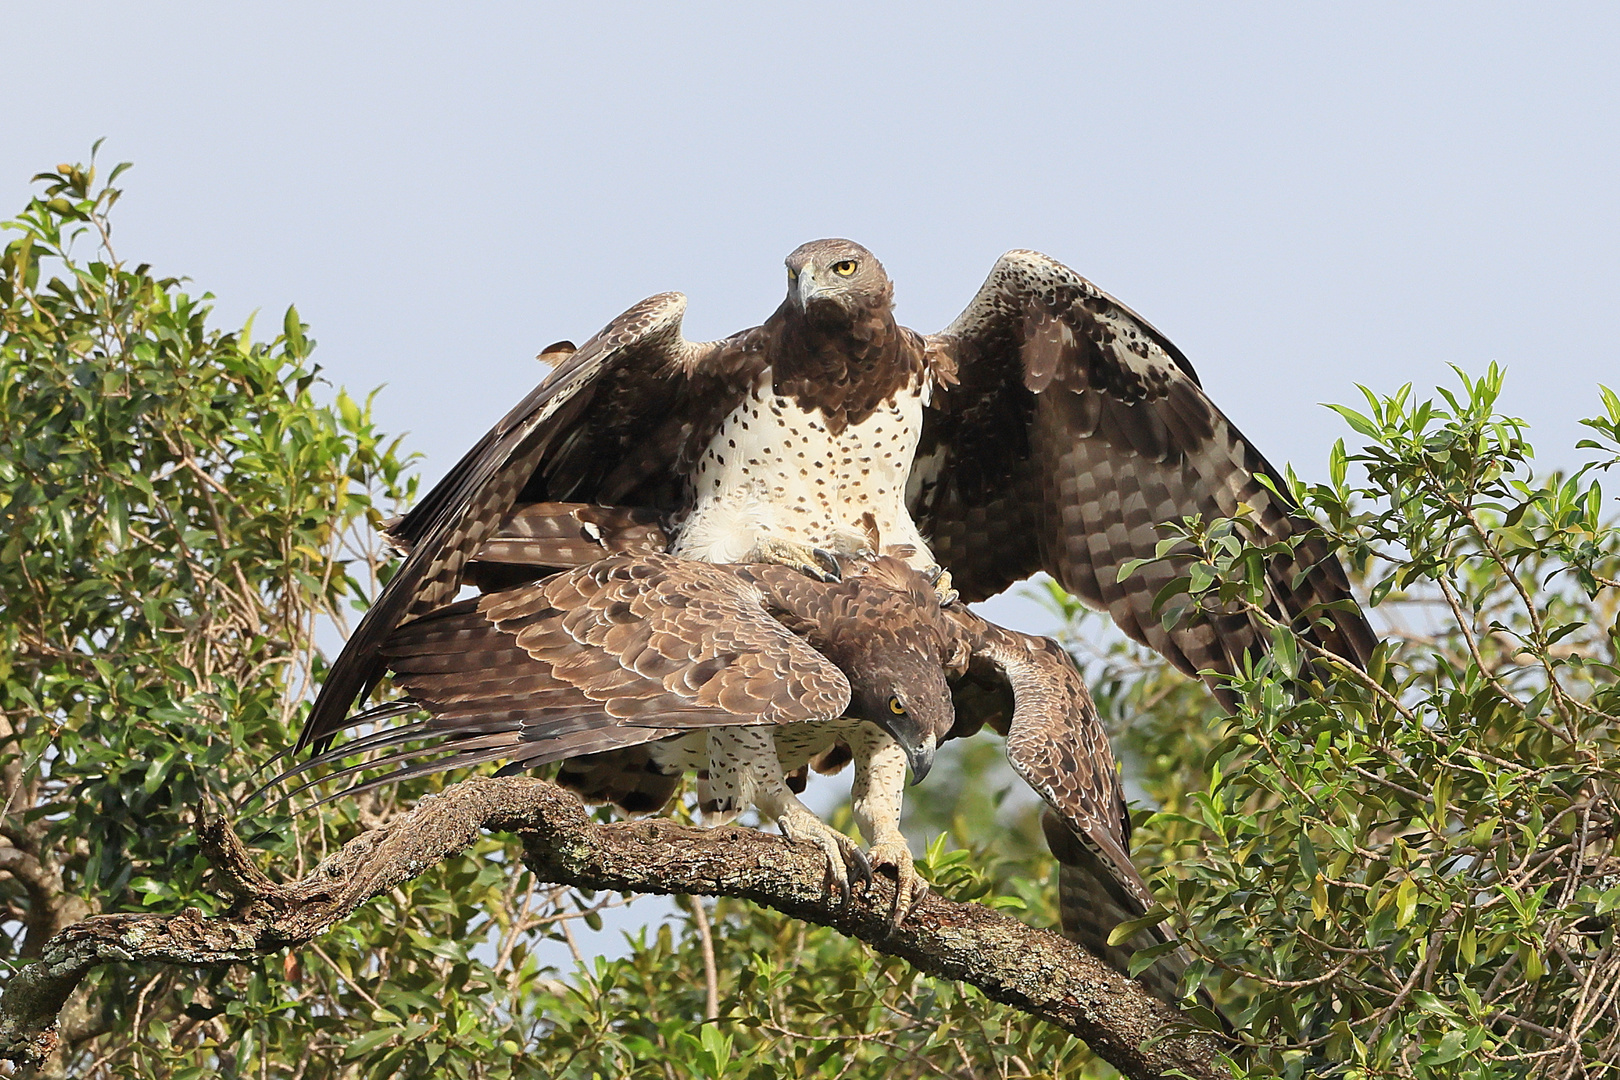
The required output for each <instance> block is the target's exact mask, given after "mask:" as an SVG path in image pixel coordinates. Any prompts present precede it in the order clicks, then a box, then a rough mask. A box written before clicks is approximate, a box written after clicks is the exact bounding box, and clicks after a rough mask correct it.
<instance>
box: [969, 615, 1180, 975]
mask: <svg viewBox="0 0 1620 1080" xmlns="http://www.w3.org/2000/svg"><path fill="white" fill-rule="evenodd" d="M949 618H950V619H951V620H952V621H953V622H954V623H955V624H956V626H957V627H958V628H959V629H960V631H961V633H962V635H963V637H964V638H965V640H966V641H967V644H968V647H969V649H970V650H971V655H972V663H971V664H970V666H969V668H968V670H967V671H966V672H965V673H964V676H963V677H962V678H961V679H960V680H959V681H958V683H957V691H958V693H957V727H956V728H954V729H953V730H952V733H951V737H953V738H958V737H964V736H968V735H972V734H973V733H974V732H975V731H977V730H978V728H979V727H980V726H984V725H988V726H990V727H992V728H994V729H996V730H998V731H1000V732H1002V733H1003V734H1005V735H1006V737H1007V760H1008V761H1009V762H1010V763H1011V764H1012V767H1013V770H1014V771H1015V772H1017V773H1018V775H1019V776H1020V777H1022V778H1023V780H1024V782H1025V783H1027V784H1028V785H1029V786H1030V787H1031V788H1033V789H1034V790H1035V791H1036V793H1037V794H1039V795H1040V796H1041V798H1042V799H1043V800H1044V801H1045V802H1046V805H1047V808H1048V809H1047V812H1046V813H1045V814H1044V815H1043V816H1042V819H1041V824H1042V827H1043V829H1044V831H1045V833H1046V841H1047V846H1048V847H1050V848H1051V849H1052V854H1053V855H1054V856H1055V857H1056V858H1057V861H1058V910H1059V918H1060V920H1061V923H1062V928H1063V933H1064V936H1065V937H1068V938H1070V939H1072V940H1074V941H1077V942H1079V943H1080V944H1081V945H1083V946H1084V947H1085V948H1086V950H1087V951H1089V952H1090V953H1092V954H1093V955H1095V956H1098V957H1100V958H1101V959H1103V960H1105V961H1107V962H1108V963H1109V964H1110V965H1111V966H1112V967H1114V968H1117V969H1118V970H1120V971H1122V972H1123V971H1128V970H1129V966H1130V961H1131V956H1132V954H1133V953H1135V952H1136V951H1138V950H1141V949H1146V948H1151V947H1153V946H1155V945H1160V944H1163V943H1166V942H1169V941H1170V940H1172V938H1171V936H1170V934H1169V931H1168V930H1167V929H1166V928H1165V927H1162V926H1154V927H1148V928H1146V929H1143V930H1141V931H1139V932H1138V933H1137V934H1135V935H1133V937H1132V938H1131V939H1130V940H1128V941H1125V942H1121V943H1119V944H1117V945H1112V944H1109V941H1108V938H1109V935H1110V934H1112V933H1113V930H1114V928H1115V927H1116V926H1119V925H1120V924H1121V923H1124V922H1127V921H1129V920H1132V919H1138V918H1141V917H1142V916H1143V915H1144V914H1146V912H1147V911H1148V909H1149V908H1151V907H1152V906H1153V896H1152V894H1151V893H1150V892H1149V891H1148V887H1147V883H1146V882H1145V881H1143V880H1142V875H1141V874H1140V873H1139V872H1138V871H1137V869H1136V866H1135V865H1134V864H1133V863H1132V862H1131V857H1130V839H1131V821H1130V815H1129V812H1128V810H1127V808H1126V805H1125V789H1124V785H1123V784H1122V783H1121V782H1120V778H1119V771H1118V769H1117V768H1115V765H1114V755H1113V752H1112V751H1111V750H1110V749H1109V746H1108V734H1107V732H1106V730H1105V729H1104V728H1103V724H1102V720H1101V718H1100V717H1099V716H1098V715H1097V707H1096V705H1095V704H1093V703H1092V700H1091V694H1090V692H1089V691H1088V690H1087V689H1086V684H1085V680H1084V679H1083V678H1082V677H1081V675H1080V672H1079V671H1078V670H1077V669H1076V668H1075V666H1074V661H1073V660H1072V659H1070V657H1069V655H1068V654H1067V653H1065V652H1064V651H1063V649H1062V648H1061V647H1060V646H1059V645H1058V644H1057V643H1056V642H1055V641H1052V640H1051V639H1050V638H1041V637H1032V636H1030V635H1028V634H1020V633H1016V632H1014V631H1011V630H1004V629H1002V628H1001V627H999V626H996V625H995V624H994V623H990V622H986V621H985V620H984V619H981V618H979V617H978V616H977V615H974V614H973V613H972V612H969V611H966V610H964V609H962V608H960V607H958V608H955V609H952V610H951V612H950V615H949ZM986 668H993V669H994V672H995V673H999V675H1000V676H1001V679H1003V680H1005V682H1001V681H1000V680H998V679H996V678H994V677H993V674H992V673H991V672H989V671H986V670H985V669H986ZM1009 690H1010V693H1008V691H1009ZM1185 968H1186V957H1185V956H1184V955H1181V954H1180V952H1179V950H1177V951H1172V952H1171V953H1169V954H1168V955H1166V956H1164V957H1161V959H1160V960H1159V961H1158V962H1157V963H1155V964H1154V965H1153V966H1152V967H1150V968H1148V969H1146V970H1145V971H1143V972H1142V974H1141V975H1139V976H1138V978H1140V979H1141V980H1142V982H1143V983H1144V985H1146V986H1147V988H1148V990H1149V991H1151V992H1152V993H1153V994H1155V995H1156V996H1158V997H1160V998H1162V999H1164V1000H1165V1001H1169V1002H1172V1003H1174V1002H1176V1001H1177V982H1178V980H1179V978H1180V975H1181V972H1182V971H1183V970H1185Z"/></svg>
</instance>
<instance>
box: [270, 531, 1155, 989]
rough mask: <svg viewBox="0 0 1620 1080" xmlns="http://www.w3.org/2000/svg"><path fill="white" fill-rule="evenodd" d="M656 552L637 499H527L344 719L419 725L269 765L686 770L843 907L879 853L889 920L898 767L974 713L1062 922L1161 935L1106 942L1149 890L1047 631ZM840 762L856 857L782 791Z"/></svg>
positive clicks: (866, 589) (844, 571) (1082, 937)
mask: <svg viewBox="0 0 1620 1080" xmlns="http://www.w3.org/2000/svg"><path fill="white" fill-rule="evenodd" d="M665 546H667V539H666V538H665V537H664V536H663V535H662V533H661V531H660V530H659V529H657V527H656V526H653V525H650V524H648V523H647V522H646V521H645V520H643V519H642V518H641V517H640V516H638V515H635V514H626V513H623V512H620V511H616V510H613V509H611V508H606V507H597V506H587V505H567V504H540V505H534V506H529V507H525V508H524V509H523V511H522V512H521V513H519V514H517V515H515V516H514V519H513V521H512V522H510V523H509V524H508V526H507V527H506V528H504V529H503V530H502V531H501V532H500V533H499V534H497V535H496V536H495V537H494V538H492V539H491V540H490V541H489V542H488V543H487V544H486V545H485V546H484V547H483V548H482V549H481V550H480V551H479V553H478V556H477V557H476V558H475V559H474V560H473V561H472V563H471V564H470V566H469V578H470V579H471V580H474V581H476V582H478V583H480V584H481V586H482V587H484V588H485V589H487V590H489V591H486V592H484V593H483V594H482V595H481V596H479V597H477V598H473V599H468V600H463V601H460V602H457V603H454V604H449V605H446V606H444V607H442V608H440V609H437V610H436V611H433V612H430V613H429V614H427V615H425V616H423V617H421V618H418V619H415V620H413V621H411V622H409V623H407V624H405V625H404V626H402V627H400V628H399V630H397V631H396V632H395V633H394V634H393V635H391V636H390V638H389V639H388V641H387V642H385V644H384V653H385V655H386V656H387V657H388V665H389V669H390V671H391V672H392V674H393V680H394V682H395V684H396V685H398V686H399V687H400V688H402V689H403V690H404V691H405V693H406V697H404V698H403V699H401V700H398V701H394V702H389V703H387V704H384V705H380V706H378V707H376V708H373V709H371V710H368V711H365V712H362V713H359V714H356V715H355V716H353V717H351V718H350V722H349V724H348V725H346V729H352V728H358V727H363V726H366V725H373V724H380V722H382V721H386V720H390V719H393V718H396V717H400V716H403V715H407V714H410V713H426V714H427V715H426V718H425V719H421V720H416V721H414V722H410V723H405V724H401V725H398V726H394V727H379V728H378V729H377V730H375V731H373V732H372V733H370V734H367V735H362V736H360V737H358V738H355V739H351V740H349V741H347V742H342V743H339V744H337V745H335V746H332V747H330V748H328V749H327V750H325V751H324V752H322V753H321V754H318V755H316V756H315V757H314V758H312V759H310V760H309V761H307V762H305V763H304V764H302V765H300V766H298V767H297V768H296V769H294V770H291V771H290V772H289V773H287V774H285V776H287V777H290V776H294V775H297V774H300V773H304V772H307V771H311V770H314V769H316V768H318V767H320V766H323V765H333V764H336V763H339V762H343V761H345V760H349V759H354V758H356V757H359V758H362V760H359V761H357V762H353V763H351V764H347V765H345V766H344V767H342V768H339V769H336V770H335V771H332V772H329V773H327V774H325V775H323V776H321V777H320V778H319V780H316V781H310V782H309V783H310V784H313V783H319V782H322V781H325V780H330V779H334V778H348V777H355V776H358V775H360V774H364V773H374V774H375V775H372V776H370V778H369V779H365V780H362V781H359V782H357V783H355V784H354V785H353V786H351V787H349V788H346V789H345V791H344V792H340V794H341V793H346V792H356V791H360V790H364V789H366V788H369V787H373V786H376V785H378V784H383V783H391V782H395V781H398V780H401V779H404V778H406V777H408V776H413V775H419V774H422V773H426V772H433V771H439V770H444V769H451V768H459V767H463V766H468V765H476V764H479V763H481V762H486V761H500V762H503V763H505V764H504V769H503V771H505V772H516V771H520V770H525V769H531V768H535V767H538V766H540V765H545V764H550V763H553V762H560V763H561V765H560V767H559V769H558V772H557V780H558V781H559V782H560V783H561V784H562V785H563V786H565V787H568V788H571V789H572V790H574V791H577V792H579V794H580V795H581V796H582V797H583V798H584V799H585V800H586V801H588V802H597V803H614V804H617V805H618V806H620V807H622V808H623V809H625V810H628V811H631V812H636V813H651V812H656V811H658V810H660V809H662V808H663V807H664V806H665V805H666V804H667V803H668V802H669V800H670V799H671V798H672V797H673V796H674V795H675V794H676V792H677V791H678V790H679V788H680V784H681V780H682V777H683V775H686V774H695V775H696V777H697V780H698V803H699V807H700V809H701V810H702V811H703V813H704V815H705V817H706V818H707V819H708V820H709V821H710V822H711V823H714V822H717V821H724V820H730V818H731V817H732V816H734V815H735V814H736V813H737V812H738V811H739V810H741V809H743V808H744V806H745V805H753V806H756V807H757V808H758V809H759V810H760V812H761V814H762V815H763V816H764V817H766V818H767V819H770V820H774V821H776V822H778V824H779V825H780V826H781V828H782V831H783V832H784V834H786V835H787V836H788V837H789V838H796V839H802V840H807V841H810V842H813V843H817V844H819V845H821V846H822V848H823V850H824V851H825V852H826V854H827V867H828V876H829V880H830V882H831V884H832V887H833V888H834V889H835V890H837V891H841V892H842V894H843V895H844V897H845V898H846V899H848V898H849V897H850V896H851V895H852V885H851V881H850V878H849V876H848V871H853V872H854V874H855V875H856V877H857V879H860V878H866V879H870V876H871V871H872V868H873V867H874V866H889V867H892V868H893V869H894V871H895V873H896V877H897V882H896V893H895V904H894V909H893V912H892V915H893V918H894V919H895V920H896V921H899V920H902V919H904V918H905V916H906V914H907V912H908V911H909V909H910V907H911V906H912V905H913V904H914V903H915V902H916V900H917V898H919V897H920V896H921V895H922V894H923V892H924V891H925V889H926V886H925V884H924V883H923V882H922V881H921V880H920V878H919V877H918V876H917V874H916V872H915V870H914V868H913V866H912V862H911V856H910V851H909V848H908V846H907V844H906V840H905V837H904V835H903V834H902V833H901V831H900V809H901V806H900V800H899V798H898V792H899V790H900V786H901V781H902V779H903V774H904V771H905V769H906V767H907V765H908V764H909V766H910V769H911V771H912V774H913V777H914V778H915V779H917V780H920V779H921V778H922V777H924V776H925V775H926V774H927V773H928V771H929V768H930V765H931V763H932V760H933V756H934V753H935V750H936V749H937V747H938V745H939V744H941V743H943V742H945V741H948V740H950V739H954V738H962V737H967V736H970V735H973V734H974V733H976V732H978V731H979V730H981V729H982V728H984V727H987V726H988V727H990V728H991V729H993V730H995V731H997V732H998V733H1000V734H1001V735H1002V736H1004V737H1005V739H1006V748H1007V757H1008V760H1009V762H1010V763H1011V764H1012V766H1013V768H1014V770H1015V771H1016V772H1017V773H1018V774H1019V776H1020V777H1022V778H1023V779H1024V781H1025V782H1026V783H1028V784H1029V786H1030V787H1031V788H1033V789H1034V790H1035V791H1036V793H1037V794H1039V795H1040V796H1041V798H1042V799H1043V800H1045V802H1046V803H1047V806H1048V813H1047V816H1046V819H1045V828H1046V831H1047V835H1048V839H1049V842H1050V844H1051V846H1052V849H1053V851H1054V853H1056V854H1057V855H1058V856H1059V860H1060V873H1059V878H1060V891H1061V892H1062V897H1061V903H1060V911H1061V913H1062V919H1063V927H1064V931H1065V933H1067V934H1069V935H1070V936H1071V937H1073V938H1075V939H1076V940H1077V941H1079V942H1080V943H1081V944H1083V945H1084V946H1085V947H1086V948H1088V949H1089V950H1090V951H1092V952H1093V953H1094V954H1096V955H1098V956H1101V957H1103V958H1104V959H1106V960H1108V961H1109V962H1110V963H1112V964H1113V965H1114V966H1116V967H1118V968H1119V969H1120V970H1121V971H1124V970H1126V968H1127V965H1128V963H1129V960H1130V956H1131V953H1132V951H1133V950H1134V949H1137V948H1143V947H1147V946H1149V945H1153V944H1158V943H1159V942H1162V941H1166V940H1168V938H1167V936H1166V933H1165V931H1163V930H1162V929H1160V928H1149V929H1145V930H1143V931H1141V932H1139V933H1138V934H1137V935H1136V936H1135V937H1134V938H1133V939H1132V941H1130V942H1127V943H1125V944H1123V945H1111V944H1110V943H1109V940H1108V939H1109V935H1110V933H1111V932H1112V930H1113V928H1114V927H1115V926H1117V925H1118V924H1119V923H1121V922H1124V921H1127V920H1131V919H1137V918H1140V917H1141V916H1142V915H1143V914H1144V913H1145V912H1146V911H1147V910H1148V909H1149V908H1150V907H1151V906H1152V904H1153V900H1152V897H1151V894H1150V893H1149V891H1148V888H1147V885H1146V883H1145V882H1144V881H1143V880H1142V878H1141V875H1140V874H1139V873H1138V872H1137V870H1136V869H1135V867H1134V866H1133V865H1132V863H1131V860H1130V855H1129V850H1130V818H1129V815H1128V813H1127V810H1126V804H1125V796H1124V790H1123V787H1122V785H1121V783H1120V779H1119V774H1118V770H1117V769H1116V767H1115V764H1114V759H1113V755H1112V753H1111V751H1110V749H1109V746H1108V741H1107V737H1106V733H1105V731H1104V728H1103V725H1102V722H1101V719H1100V718H1099V717H1098V714H1097V710H1096V706H1095V705H1094V704H1093V703H1092V700H1091V696H1090V694H1089V693H1088V692H1087V690H1086V687H1085V683H1084V681H1083V679H1082V677H1081V675H1080V672H1079V671H1078V670H1077V669H1076V668H1075V666H1074V662H1073V660H1072V659H1071V658H1070V657H1069V655H1068V654H1067V653H1066V652H1065V651H1064V650H1063V649H1062V648H1061V647H1060V646H1059V645H1058V644H1057V643H1056V642H1054V641H1052V640H1051V639H1049V638H1041V637H1032V636H1030V635H1026V634H1021V633H1017V632H1015V631H1011V630H1006V629H1003V628H1001V627H998V626H996V625H994V624H992V623H990V622H988V621H986V620H985V619H983V618H981V617H980V616H978V615H976V614H974V613H973V612H971V611H969V610H968V609H967V608H966V607H965V606H963V605H960V604H954V605H949V606H947V607H942V606H941V605H940V603H939V600H938V597H937V594H936V592H935V591H934V589H933V588H932V583H931V582H930V581H929V580H928V579H927V578H926V577H924V576H923V575H921V574H919V573H918V572H917V571H916V570H914V569H913V568H911V567H910V566H908V565H907V564H906V563H905V562H903V561H902V560H899V559H897V558H894V557H891V556H869V557H859V558H840V559H836V560H835V561H834V563H833V565H832V568H831V569H835V570H836V571H837V576H836V577H834V578H832V579H831V580H829V579H828V578H829V577H830V576H831V575H821V576H810V575H806V574H804V573H802V572H800V571H799V570H796V569H792V568H788V567H783V566H779V565H770V564H764V565H760V564H745V565H726V564H708V563H702V562H697V561H693V560H686V559H681V558H677V557H674V556H671V555H668V554H665V553H664V552H663V550H662V549H663V548H664V547H665ZM569 563H575V564H577V565H575V566H574V567H573V568H572V569H559V567H562V566H566V565H567V564H569ZM534 575H540V576H539V577H538V578H536V579H535V580H523V581H521V582H519V579H524V578H530V577H533V576H534ZM514 582H518V583H514ZM947 680H949V681H947ZM719 732H726V733H727V734H728V736H729V738H728V740H727V741H726V743H725V744H724V746H723V747H717V746H716V743H715V735H716V734H717V733H719ZM850 761H853V763H854V768H855V777H854V783H853V786H852V790H851V803H852V809H853V811H854V817H855V820H856V823H857V825H858V826H859V827H860V829H861V831H862V833H863V835H865V837H866V839H867V841H868V843H869V844H870V845H871V848H870V849H869V851H868V853H866V854H865V855H863V854H862V853H861V852H859V851H858V850H857V849H855V848H854V846H853V845H852V844H850V843H849V842H848V840H847V839H846V838H845V837H843V836H842V834H839V833H837V832H835V831H833V830H830V829H826V828H825V827H824V826H821V825H820V822H819V821H818V820H817V819H816V818H815V816H814V815H813V814H812V813H811V812H810V811H809V810H808V809H807V808H805V807H804V806H803V804H802V803H800V802H799V800H798V799H797V797H796V791H802V790H803V781H804V778H805V773H806V771H807V770H808V769H810V768H814V769H816V770H817V771H819V772H823V773H830V772H836V771H838V770H839V769H840V768H842V767H843V766H844V765H845V764H847V763H849V762H850ZM383 769H387V770H388V771H384V772H380V773H379V772H377V771H378V770H383ZM300 790H302V789H300ZM295 793H296V792H295ZM1183 966H1184V960H1183V959H1182V958H1181V957H1179V956H1176V955H1171V956H1169V957H1166V958H1164V959H1163V960H1162V961H1161V962H1160V963H1158V964H1156V965H1154V966H1153V967H1152V968H1150V969H1149V970H1148V971H1147V972H1146V973H1144V975H1143V976H1142V978H1143V980H1144V982H1145V983H1146V984H1147V986H1148V987H1149V989H1150V990H1152V991H1153V992H1154V993H1155V994H1158V995H1159V996H1161V997H1163V998H1165V999H1166V1000H1171V1001H1173V1000H1175V990H1176V977H1177V975H1178V974H1179V971H1180V969H1181V967H1183Z"/></svg>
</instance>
